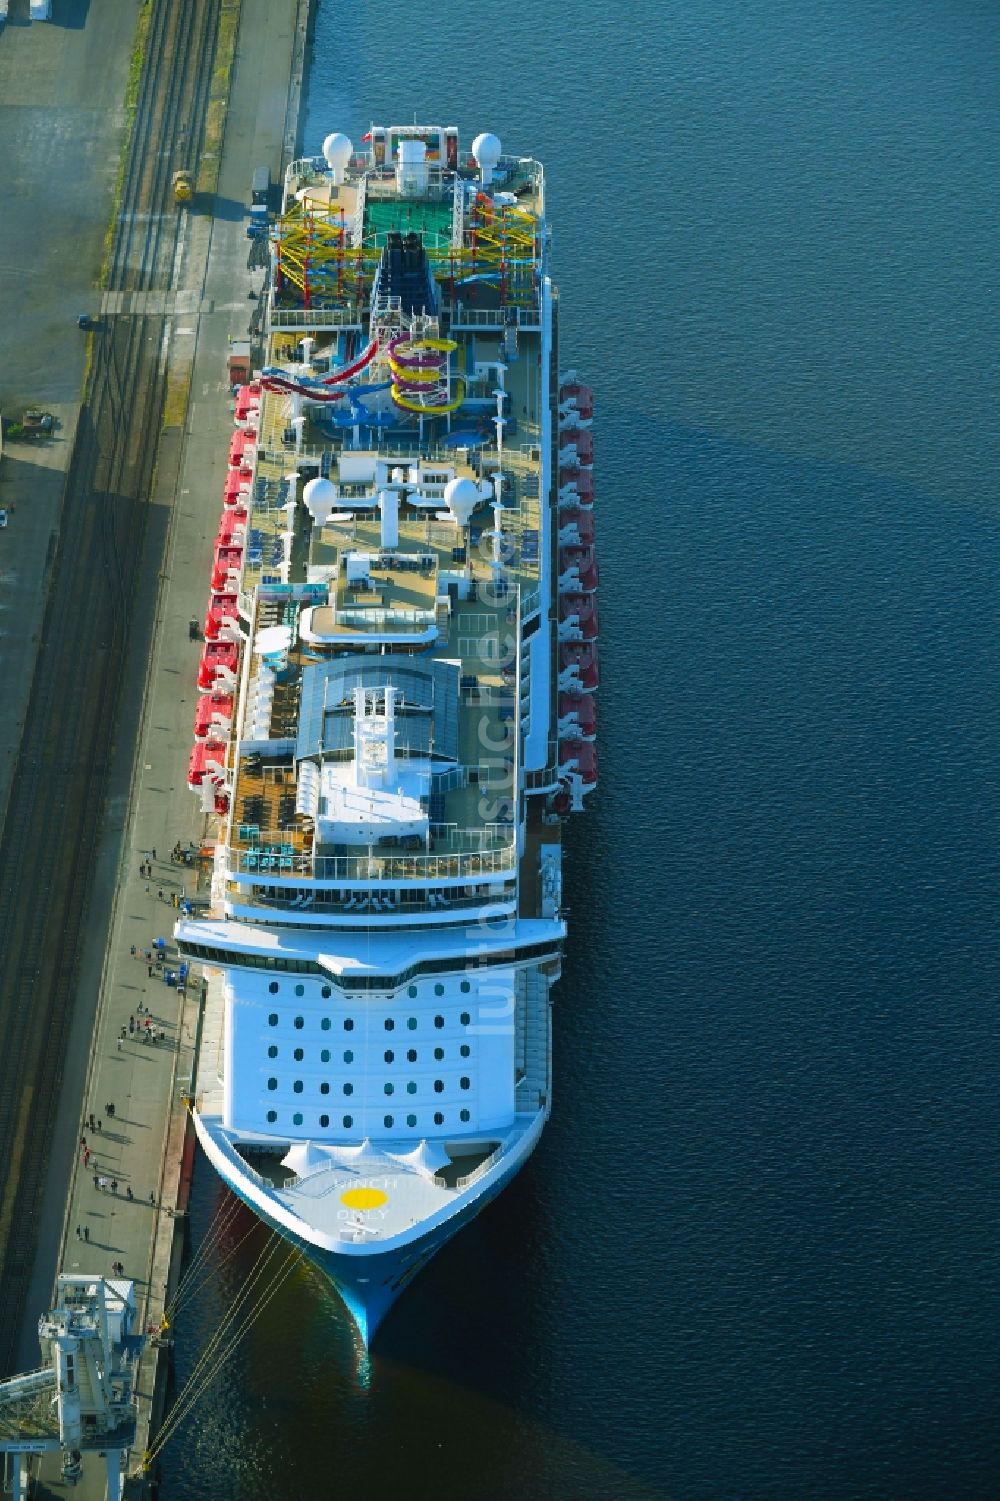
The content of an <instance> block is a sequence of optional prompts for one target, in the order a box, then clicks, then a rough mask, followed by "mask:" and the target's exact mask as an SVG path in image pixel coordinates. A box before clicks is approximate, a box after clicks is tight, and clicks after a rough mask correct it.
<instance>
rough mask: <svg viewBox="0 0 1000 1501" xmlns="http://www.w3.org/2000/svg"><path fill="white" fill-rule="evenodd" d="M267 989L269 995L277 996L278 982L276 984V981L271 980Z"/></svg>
mask: <svg viewBox="0 0 1000 1501" xmlns="http://www.w3.org/2000/svg"><path fill="white" fill-rule="evenodd" d="M267 988H268V991H269V993H270V994H271V995H277V994H278V982H277V980H272V981H271V983H270V985H269V986H268V987H267Z"/></svg>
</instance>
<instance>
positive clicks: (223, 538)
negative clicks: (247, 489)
mask: <svg viewBox="0 0 1000 1501" xmlns="http://www.w3.org/2000/svg"><path fill="white" fill-rule="evenodd" d="M246 527H247V508H246V506H227V507H226V509H225V510H224V511H223V513H222V517H221V519H220V521H219V530H218V532H217V533H216V536H215V540H216V541H217V542H221V543H222V545H223V546H224V547H228V546H229V544H230V543H231V542H232V540H233V538H234V537H235V536H236V533H237V532H241V533H242V532H245V531H246Z"/></svg>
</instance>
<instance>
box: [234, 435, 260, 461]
mask: <svg viewBox="0 0 1000 1501" xmlns="http://www.w3.org/2000/svg"><path fill="white" fill-rule="evenodd" d="M256 437H257V434H256V433H252V432H250V431H249V430H248V429H247V428H239V429H238V430H237V431H236V432H235V433H233V436H232V437H231V438H230V440H229V463H230V465H231V466H233V467H238V466H239V464H240V461H241V460H242V461H243V462H244V463H246V462H248V460H246V459H244V454H246V451H247V449H248V448H252V447H253V446H254V442H255V441H256Z"/></svg>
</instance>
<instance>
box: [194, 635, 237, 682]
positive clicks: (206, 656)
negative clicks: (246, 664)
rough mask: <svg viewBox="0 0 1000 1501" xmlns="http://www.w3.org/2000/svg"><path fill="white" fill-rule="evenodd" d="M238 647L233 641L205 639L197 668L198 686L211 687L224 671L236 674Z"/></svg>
mask: <svg viewBox="0 0 1000 1501" xmlns="http://www.w3.org/2000/svg"><path fill="white" fill-rule="evenodd" d="M239 660H240V649H239V647H238V646H237V644H236V642H235V641H206V642H205V649H204V651H203V652H202V654H201V666H200V667H199V668H198V687H199V688H202V689H204V688H212V687H214V685H215V683H216V682H217V681H218V680H219V678H221V677H222V676H223V675H224V674H225V673H227V672H228V673H232V675H233V677H235V676H236V669H237V667H238V665H239Z"/></svg>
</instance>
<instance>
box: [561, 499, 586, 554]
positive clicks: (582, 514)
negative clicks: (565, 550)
mask: <svg viewBox="0 0 1000 1501" xmlns="http://www.w3.org/2000/svg"><path fill="white" fill-rule="evenodd" d="M563 527H576V537H575V538H572V537H571V538H566V539H564V537H563ZM559 540H560V542H562V543H563V545H564V546H566V545H569V546H573V545H576V546H579V545H580V544H581V543H587V544H589V543H591V542H593V540H594V512H593V510H583V509H581V507H580V506H573V507H571V508H567V509H566V510H560V512H559Z"/></svg>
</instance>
